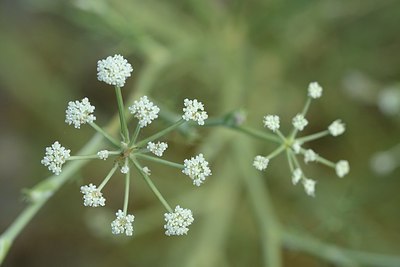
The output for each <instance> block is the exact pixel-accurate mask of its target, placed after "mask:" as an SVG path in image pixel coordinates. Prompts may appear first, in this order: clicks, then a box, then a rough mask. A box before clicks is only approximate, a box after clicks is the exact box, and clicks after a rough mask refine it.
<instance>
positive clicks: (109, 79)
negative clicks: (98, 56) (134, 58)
mask: <svg viewBox="0 0 400 267" xmlns="http://www.w3.org/2000/svg"><path fill="white" fill-rule="evenodd" d="M132 71H133V69H132V65H131V64H129V63H128V61H127V60H126V59H125V58H123V57H122V56H121V55H114V56H109V57H107V58H106V59H102V60H99V61H97V79H98V80H99V81H101V82H105V83H107V84H109V85H114V86H118V87H123V86H124V85H125V81H126V79H127V78H128V77H130V76H131V72H132Z"/></svg>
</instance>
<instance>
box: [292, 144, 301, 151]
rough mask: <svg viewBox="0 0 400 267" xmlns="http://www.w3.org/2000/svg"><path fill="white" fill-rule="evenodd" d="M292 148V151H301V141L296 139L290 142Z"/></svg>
mask: <svg viewBox="0 0 400 267" xmlns="http://www.w3.org/2000/svg"><path fill="white" fill-rule="evenodd" d="M292 149H293V151H294V153H295V154H299V153H300V151H301V143H300V142H298V141H295V142H294V143H293V144H292Z"/></svg>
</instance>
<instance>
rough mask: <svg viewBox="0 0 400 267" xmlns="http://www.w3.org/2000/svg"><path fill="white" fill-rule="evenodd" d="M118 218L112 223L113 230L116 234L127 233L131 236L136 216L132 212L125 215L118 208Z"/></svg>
mask: <svg viewBox="0 0 400 267" xmlns="http://www.w3.org/2000/svg"><path fill="white" fill-rule="evenodd" d="M115 215H117V218H116V219H115V220H114V221H113V222H112V223H111V232H112V233H113V234H114V235H118V234H123V233H125V234H126V235H127V236H131V235H132V234H133V225H132V223H133V221H134V220H135V216H133V215H131V214H127V215H125V214H124V213H123V212H122V210H118V212H117V213H115Z"/></svg>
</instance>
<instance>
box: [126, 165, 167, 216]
mask: <svg viewBox="0 0 400 267" xmlns="http://www.w3.org/2000/svg"><path fill="white" fill-rule="evenodd" d="M130 160H131V161H132V162H133V164H134V165H135V167H136V169H137V170H138V171H139V173H140V174H141V175H142V177H143V179H144V180H145V181H146V183H147V185H148V186H149V187H150V189H151V191H153V193H154V195H156V197H157V198H158V199H159V200H160V202H161V203H162V204H163V205H164V207H165V209H166V210H167V211H168V212H173V210H172V208H171V206H170V205H169V204H168V202H167V201H166V200H165V198H164V197H163V196H162V194H161V193H160V191H159V190H158V189H157V187H156V186H155V184H154V183H153V181H152V180H151V179H150V177H149V176H148V175H147V174H146V173H145V172H144V171H143V167H142V166H140V164H139V162H137V160H136V159H135V158H133V157H130Z"/></svg>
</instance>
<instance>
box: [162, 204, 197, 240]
mask: <svg viewBox="0 0 400 267" xmlns="http://www.w3.org/2000/svg"><path fill="white" fill-rule="evenodd" d="M164 219H165V222H166V223H165V225H164V229H165V230H166V231H165V234H166V235H167V236H171V235H186V234H187V232H188V231H189V228H188V226H190V225H191V224H192V223H193V221H194V218H193V214H192V211H191V210H190V209H183V208H181V207H180V206H179V205H178V206H176V207H175V211H174V212H170V213H165V214H164Z"/></svg>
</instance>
